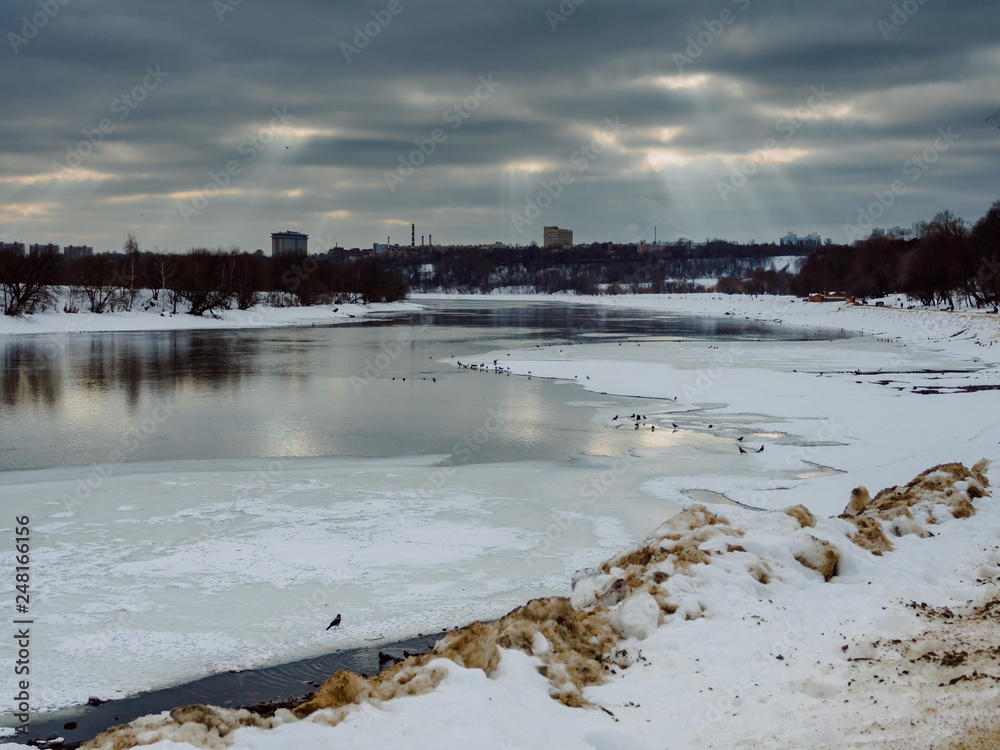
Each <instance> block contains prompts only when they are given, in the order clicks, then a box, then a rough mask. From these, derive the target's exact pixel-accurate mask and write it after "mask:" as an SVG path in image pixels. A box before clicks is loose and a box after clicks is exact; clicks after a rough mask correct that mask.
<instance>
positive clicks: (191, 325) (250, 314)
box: [0, 302, 420, 335]
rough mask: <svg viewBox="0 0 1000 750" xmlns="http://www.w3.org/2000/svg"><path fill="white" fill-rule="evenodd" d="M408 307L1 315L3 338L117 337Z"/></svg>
mask: <svg viewBox="0 0 1000 750" xmlns="http://www.w3.org/2000/svg"><path fill="white" fill-rule="evenodd" d="M419 309H420V307H419V306H418V305H414V304H413V303H410V302H389V303H377V304H372V305H360V304H346V305H316V306H313V307H270V306H266V305H258V306H257V307H253V308H250V309H249V310H220V311H219V312H218V316H219V317H217V318H215V317H212V316H211V315H202V316H198V315H187V314H186V313H183V312H179V313H177V314H176V315H174V314H171V313H170V312H166V311H161V310H160V309H159V307H155V306H154V307H152V308H150V309H148V310H142V309H135V310H132V311H130V312H106V313H101V314H100V315H96V314H94V313H87V312H80V313H66V312H56V311H48V312H43V313H36V314H35V315H31V316H28V317H27V318H10V317H7V316H0V335H4V334H6V335H24V334H39V333H47V334H56V333H58V334H74V333H104V332H108V333H113V332H123V331H177V330H185V331H186V330H197V329H216V330H226V329H234V330H240V329H250V328H279V327H284V326H309V325H333V324H336V323H349V322H350V321H351V320H353V319H356V318H363V317H370V316H372V315H378V314H380V313H392V312H406V311H410V310H419Z"/></svg>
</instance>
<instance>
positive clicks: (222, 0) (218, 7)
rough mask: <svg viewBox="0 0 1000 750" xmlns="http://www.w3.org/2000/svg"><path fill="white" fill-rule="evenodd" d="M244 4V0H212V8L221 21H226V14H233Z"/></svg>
mask: <svg viewBox="0 0 1000 750" xmlns="http://www.w3.org/2000/svg"><path fill="white" fill-rule="evenodd" d="M242 4H243V0H212V7H213V8H214V9H215V15H217V16H218V17H219V21H225V20H226V14H227V13H232V12H233V11H234V10H236V8H237V7H239V6H240V5H242Z"/></svg>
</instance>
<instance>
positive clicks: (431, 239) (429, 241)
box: [427, 234, 434, 247]
mask: <svg viewBox="0 0 1000 750" xmlns="http://www.w3.org/2000/svg"><path fill="white" fill-rule="evenodd" d="M427 244H428V245H430V246H431V247H434V235H433V234H429V235H427Z"/></svg>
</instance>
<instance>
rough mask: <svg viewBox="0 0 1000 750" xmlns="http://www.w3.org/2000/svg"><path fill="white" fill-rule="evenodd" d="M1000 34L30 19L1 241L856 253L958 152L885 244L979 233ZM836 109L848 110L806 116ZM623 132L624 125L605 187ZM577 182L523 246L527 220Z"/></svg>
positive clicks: (366, 17) (852, 15) (422, 13)
mask: <svg viewBox="0 0 1000 750" xmlns="http://www.w3.org/2000/svg"><path fill="white" fill-rule="evenodd" d="M393 10H395V11H396V12H392V11H393ZM39 14H41V15H39ZM43 17H44V24H35V23H34V22H35V21H42V20H43ZM996 28H1000V8H998V7H997V5H996V3H994V2H979V1H978V0H970V1H968V2H962V3H961V4H957V5H956V4H946V3H944V2H943V0H925V1H924V2H920V0H906V1H905V2H896V1H895V0H890V1H884V0H876V1H874V2H873V1H872V0H839V1H835V2H828V3H813V4H804V3H801V2H793V1H792V0H735V1H732V0H717V2H713V3H694V2H678V1H676V0H675V1H672V2H654V1H653V0H643V1H641V2H640V1H638V0H624V1H618V2H611V1H610V0H582V1H581V0H576V2H573V1H572V0H563V2H561V3H560V2H526V1H523V0H515V1H514V2H508V3H484V2H478V1H475V0H474V1H472V2H468V1H464V2H457V1H455V0H446V1H443V2H420V0H398V2H392V3H390V2H389V0H384V1H383V0H375V2H347V3H337V4H332V3H327V2H320V1H319V0H316V1H315V2H311V1H309V0H298V1H297V2H286V3H274V2H263V0H243V1H242V2H239V3H236V2H235V0H214V1H213V0H178V1H176V2H171V3H169V4H166V3H152V2H126V1H125V0H87V1H86V2H84V1H83V0H62V1H61V2H60V0H32V1H30V2H29V1H27V0H11V1H10V2H6V3H4V4H2V6H0V32H2V33H3V35H4V38H3V40H0V42H2V43H4V44H5V46H4V48H3V51H2V53H0V65H2V71H0V73H2V75H0V86H2V91H3V96H4V102H5V103H6V104H7V105H8V106H7V107H6V110H5V113H4V117H3V118H2V119H0V160H2V162H3V164H4V169H3V170H2V171H0V180H2V182H0V239H5V240H6V239H24V240H27V241H47V240H52V241H56V242H59V243H61V244H68V243H70V242H87V243H88V244H94V245H96V246H98V247H100V248H104V249H114V248H117V247H119V246H120V237H121V235H122V234H123V233H124V232H125V231H127V230H129V229H133V230H135V231H136V232H137V233H138V234H139V235H140V239H141V240H142V241H143V243H144V244H145V245H149V246H153V245H159V246H160V247H170V248H173V249H183V248H184V247H186V246H190V245H192V244H207V245H211V244H230V243H236V244H239V245H241V246H244V247H247V248H256V247H259V246H262V245H263V244H265V241H266V237H267V233H269V232H270V231H275V230H276V229H279V228H298V229H300V230H302V231H306V232H309V233H311V234H314V235H322V236H324V237H328V236H336V237H337V238H338V241H341V242H342V243H347V244H349V245H362V244H370V242H371V241H373V240H376V239H378V240H381V239H382V238H384V236H385V235H386V234H387V233H389V232H392V233H395V234H398V235H399V236H398V237H396V239H397V240H403V239H404V238H403V237H402V231H403V230H402V227H403V226H404V224H405V222H407V221H416V222H418V224H420V226H421V228H424V227H426V228H427V229H428V230H430V231H433V232H434V234H435V239H437V240H440V241H456V242H458V241H467V242H472V241H493V240H496V239H501V240H505V241H519V242H527V241H530V240H537V239H538V238H539V236H540V231H541V229H540V225H541V224H542V223H558V224H561V225H568V226H571V227H574V228H575V229H576V230H577V237H578V238H579V239H581V240H590V239H639V238H644V237H649V238H651V235H652V227H653V226H654V225H656V226H658V227H659V228H660V236H661V237H663V236H665V235H667V236H669V233H671V232H672V233H673V234H674V235H679V234H684V235H687V236H692V237H694V238H702V237H704V236H710V235H711V236H729V237H732V238H734V239H749V238H750V237H751V236H754V237H755V238H756V239H776V238H777V237H778V236H779V235H780V234H781V233H783V232H784V230H786V229H794V230H796V231H799V232H802V233H804V232H806V231H812V230H818V231H821V232H822V233H823V234H824V235H830V236H833V237H834V238H835V239H837V240H841V239H843V238H842V237H839V236H838V233H842V227H843V225H844V223H846V222H850V221H854V220H855V218H856V217H857V212H858V208H859V207H860V206H863V205H865V204H866V203H867V202H868V200H869V198H870V196H871V194H872V191H874V190H880V189H881V190H884V189H885V186H886V185H888V184H890V183H891V182H892V181H893V180H895V179H898V178H900V176H901V175H902V174H903V169H904V166H905V164H906V163H907V161H908V160H909V159H910V158H911V157H912V156H913V155H914V154H919V153H921V152H922V151H923V150H924V149H926V148H928V147H929V146H930V145H931V144H933V143H934V140H935V138H936V134H937V131H938V129H939V128H948V127H952V128H954V132H956V133H958V134H960V137H959V139H958V140H957V141H956V142H955V143H954V145H953V146H952V147H951V148H949V150H948V151H947V152H942V153H940V154H938V157H939V158H937V159H936V160H935V163H934V164H933V166H932V168H930V169H928V170H927V172H926V173H922V174H921V177H920V179H919V180H918V181H917V182H915V183H912V184H910V190H909V191H908V192H907V193H906V194H905V195H901V196H900V198H899V201H898V203H897V204H896V205H895V206H893V208H892V210H891V211H888V212H887V213H886V216H885V218H884V219H883V220H882V222H881V223H883V224H886V225H888V226H891V225H893V224H903V225H907V224H909V223H910V222H912V221H915V220H917V219H926V218H930V216H931V215H932V214H933V213H934V212H935V211H937V210H940V209H943V208H952V209H954V210H956V211H957V212H958V213H959V214H960V215H965V216H966V218H969V219H974V218H977V217H978V215H980V214H981V213H982V212H983V211H984V210H985V208H986V207H987V206H988V204H989V203H990V202H991V201H992V200H993V199H995V198H996V197H998V196H997V195H996V193H997V185H996V180H995V177H994V174H995V164H996V159H997V156H998V144H1000V140H998V135H1000V133H998V131H997V130H996V129H995V128H994V127H991V126H990V125H989V124H986V123H985V122H984V120H985V118H986V117H987V116H988V115H989V114H990V113H992V112H994V111H996V110H997V109H998V108H1000V84H998V83H997V81H998V76H997V74H998V73H1000V45H998V42H997V39H996V35H995V29H996ZM32 30H33V31H34V33H32ZM29 34H30V38H29ZM15 47H16V50H15ZM150 71H158V72H159V76H158V77H154V78H151V77H150V76H151V73H150ZM483 79H487V80H490V81H495V82H497V84H498V85H496V86H495V87H494V88H493V89H492V90H491V91H490V92H489V95H488V96H485V97H484V96H482V93H483V89H482V87H481V86H482V85H481V81H482V80H483ZM154 81H155V82H156V85H155V87H152V88H151V87H150V84H151V83H152V82H154ZM477 90H478V91H479V94H477ZM815 90H820V91H823V92H829V97H828V101H825V102H824V106H822V107H818V108H815V109H813V110H809V109H808V102H809V101H810V96H812V92H813V91H815ZM803 107H805V108H806V109H805V110H803ZM276 111H277V112H278V113H284V119H282V120H280V121H279V122H277V123H275V112H276ZM803 111H805V112H806V113H807V114H809V117H808V118H805V119H802V120H795V118H796V117H797V115H796V112H800V113H801V112H803ZM608 118H612V119H614V118H618V121H620V122H621V123H622V124H623V125H625V126H626V127H625V128H624V130H623V131H622V132H621V133H620V134H617V135H616V137H615V138H614V139H612V140H609V141H608V143H607V144H606V148H604V149H602V151H601V153H599V154H594V158H593V159H590V158H589V157H588V158H586V159H584V162H585V163H586V169H580V167H579V164H580V163H581V162H579V161H578V162H576V164H574V155H577V157H578V158H579V154H580V149H581V148H582V149H586V148H588V145H589V144H592V143H593V139H594V138H595V137H597V136H598V134H599V133H600V132H601V130H602V128H604V127H606V126H605V121H606V120H607V119H608ZM793 121H794V122H795V124H794V125H791V126H790V125H789V122H793ZM436 130H440V131H441V132H440V134H439V135H438V136H437V137H435V135H434V133H435V131H436ZM768 139H773V140H774V141H775V142H776V144H777V148H776V149H774V150H768V149H767V148H766V147H765V144H767V143H768V142H769V140H768ZM421 143H423V144H425V145H424V151H426V150H428V148H429V147H428V145H427V144H428V143H433V152H432V153H429V154H424V156H423V158H422V159H420V161H421V162H422V164H420V165H419V166H416V168H415V170H414V172H413V173H412V174H407V175H406V176H405V179H403V180H402V181H401V182H398V183H396V184H393V183H392V179H391V177H390V178H388V179H387V173H388V174H389V175H391V174H393V173H395V174H397V175H399V174H401V173H405V172H406V167H405V166H401V165H402V164H403V163H404V162H406V163H410V161H411V160H410V156H411V155H412V154H413V152H414V150H415V149H419V148H420V147H421V146H420V144H421ZM598 145H605V144H603V143H601V142H599V143H598ZM749 158H753V159H755V163H756V162H759V164H756V167H755V173H754V174H753V175H752V176H751V177H750V178H748V179H747V181H746V184H745V185H743V186H741V187H740V188H739V190H737V191H736V192H735V193H733V194H732V195H727V196H723V195H721V194H720V188H719V184H720V183H722V184H727V181H728V180H730V179H732V177H731V174H732V170H733V169H734V168H737V169H738V168H739V166H740V164H741V163H745V162H746V160H747V159H749ZM401 160H403V161H402V162H401ZM70 162H74V163H75V162H78V164H77V165H76V166H78V169H77V171H76V172H74V173H73V174H72V175H70V176H67V175H66V174H64V175H63V178H62V179H61V180H56V179H54V178H53V175H54V166H53V165H54V164H61V165H65V166H74V164H70ZM227 165H228V166H229V167H233V165H235V169H233V170H232V171H233V172H234V173H233V174H231V175H229V178H228V179H221V181H224V182H226V183H227V185H226V189H225V190H224V191H222V194H220V195H214V193H215V192H216V191H215V190H213V189H212V180H213V179H214V180H215V181H216V183H218V182H219V181H220V178H219V177H218V176H219V175H220V174H222V173H223V172H225V171H226V169H227ZM564 170H568V171H569V172H570V173H571V176H572V177H573V180H572V184H570V185H568V186H566V188H565V190H564V191H563V193H562V194H561V195H560V197H559V199H558V200H556V201H555V202H554V203H553V205H552V206H551V207H550V208H549V209H547V210H546V212H545V216H544V217H541V218H540V219H539V221H538V222H535V224H537V225H538V226H537V227H535V226H532V227H530V228H528V229H526V230H522V232H520V233H518V232H517V231H516V230H515V228H514V224H513V223H512V221H511V214H512V213H514V212H517V211H520V210H522V208H523V207H524V205H525V202H526V201H529V200H530V199H531V198H532V197H533V196H536V195H537V194H538V192H539V190H541V189H543V184H546V183H548V184H551V181H552V180H553V179H556V178H557V177H558V175H559V173H560V171H564ZM213 175H215V177H213ZM208 193H212V195H208ZM196 199H197V200H202V201H203V202H205V205H204V206H203V207H202V208H199V209H198V211H197V213H196V214H194V215H191V214H188V216H187V218H186V219H185V216H184V212H183V210H182V204H184V203H185V202H188V204H190V205H193V203H191V202H192V201H195V200H196ZM199 205H201V204H199ZM385 222H389V223H385ZM393 222H394V223H393ZM432 227H433V229H431V228H432ZM536 230H537V231H536ZM420 231H421V230H420V229H418V233H420ZM529 235H530V236H529Z"/></svg>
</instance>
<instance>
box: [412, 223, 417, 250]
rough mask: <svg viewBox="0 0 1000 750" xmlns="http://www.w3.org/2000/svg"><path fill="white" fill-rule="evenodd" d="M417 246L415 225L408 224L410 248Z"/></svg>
mask: <svg viewBox="0 0 1000 750" xmlns="http://www.w3.org/2000/svg"><path fill="white" fill-rule="evenodd" d="M416 246H417V225H416V224H410V247H416Z"/></svg>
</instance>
